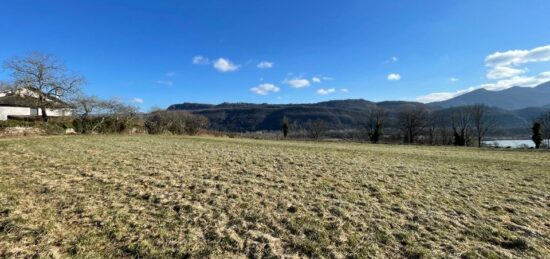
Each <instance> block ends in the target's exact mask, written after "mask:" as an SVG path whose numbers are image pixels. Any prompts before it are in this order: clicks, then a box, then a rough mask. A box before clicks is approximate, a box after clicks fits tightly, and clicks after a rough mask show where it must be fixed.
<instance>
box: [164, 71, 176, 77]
mask: <svg viewBox="0 0 550 259" xmlns="http://www.w3.org/2000/svg"><path fill="white" fill-rule="evenodd" d="M166 76H167V77H174V76H176V72H167V73H166Z"/></svg>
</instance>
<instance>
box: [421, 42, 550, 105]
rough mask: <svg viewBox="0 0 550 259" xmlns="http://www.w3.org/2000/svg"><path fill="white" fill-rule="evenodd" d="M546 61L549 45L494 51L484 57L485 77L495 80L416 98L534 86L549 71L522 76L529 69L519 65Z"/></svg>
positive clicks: (547, 76) (432, 99) (549, 56)
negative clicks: (478, 90) (486, 68)
mask: <svg viewBox="0 0 550 259" xmlns="http://www.w3.org/2000/svg"><path fill="white" fill-rule="evenodd" d="M548 61H550V45H546V46H541V47H537V48H534V49H531V50H509V51H504V52H495V53H493V54H490V55H488V56H487V57H485V66H487V67H489V68H490V69H489V71H488V72H487V78H488V79H491V80H497V81H495V82H491V83H486V84H480V85H476V86H471V87H469V88H467V89H462V90H458V91H455V92H440V93H432V94H428V95H425V96H420V97H418V98H417V100H418V101H420V102H435V101H444V100H447V99H451V98H453V97H456V96H458V95H461V94H464V93H468V92H471V91H474V90H477V89H481V88H484V89H487V90H490V91H499V90H504V89H508V88H510V87H514V86H519V87H535V86H537V85H539V84H542V83H545V82H548V81H550V71H547V72H542V73H540V74H538V75H534V76H522V75H524V74H526V73H527V72H529V70H528V69H527V68H524V67H520V66H521V65H524V64H527V63H534V62H548Z"/></svg>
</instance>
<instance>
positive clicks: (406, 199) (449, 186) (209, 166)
mask: <svg viewBox="0 0 550 259" xmlns="http://www.w3.org/2000/svg"><path fill="white" fill-rule="evenodd" d="M0 161H1V162H0V163H1V164H0V257H25V256H29V257H30V256H41V257H45V256H53V257H58V256H60V257H66V256H71V257H91V258H94V257H186V256H195V257H203V256H213V257H228V256H230V257H235V256H252V257H264V256H268V257H269V256H307V257H310V256H317V257H336V258H339V257H347V256H352V257H353V256H355V257H365V256H377V257H403V256H406V257H434V256H440V257H449V256H450V257H458V256H463V257H473V258H475V257H480V256H481V257H540V258H544V257H548V256H549V255H550V250H549V247H550V238H549V236H550V230H549V229H550V209H549V206H550V203H549V202H548V200H549V198H550V197H549V196H550V169H549V168H550V153H544V152H535V151H533V152H532V151H504V150H502V151H492V150H478V149H474V148H450V147H415V146H390V145H368V144H349V143H312V142H309V143H308V142H283V141H279V142H276V141H259V140H240V139H223V138H201V137H195V138H187V137H173V136H74V137H44V138H34V139H13V140H0Z"/></svg>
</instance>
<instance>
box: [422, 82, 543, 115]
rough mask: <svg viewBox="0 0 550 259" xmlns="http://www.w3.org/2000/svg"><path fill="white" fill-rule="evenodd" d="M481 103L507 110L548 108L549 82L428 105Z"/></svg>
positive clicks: (449, 105)
mask: <svg viewBox="0 0 550 259" xmlns="http://www.w3.org/2000/svg"><path fill="white" fill-rule="evenodd" d="M478 103H482V104H485V105H487V106H492V107H498V108H501V109H507V110H517V109H524V108H528V107H544V106H550V82H546V83H544V84H541V85H538V86H537V87H517V86H516V87H512V88H508V89H505V90H501V91H488V90H485V89H478V90H475V91H472V92H469V93H466V94H463V95H460V96H457V97H455V98H452V99H449V100H446V101H442V102H434V103H430V104H429V106H431V107H442V108H448V107H454V106H462V105H472V104H478Z"/></svg>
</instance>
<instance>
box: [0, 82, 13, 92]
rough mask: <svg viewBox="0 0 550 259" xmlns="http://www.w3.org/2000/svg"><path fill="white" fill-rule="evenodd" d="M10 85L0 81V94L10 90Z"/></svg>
mask: <svg viewBox="0 0 550 259" xmlns="http://www.w3.org/2000/svg"><path fill="white" fill-rule="evenodd" d="M12 88H13V87H12V85H10V84H9V83H7V82H4V81H0V92H2V91H5V90H9V89H12Z"/></svg>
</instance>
